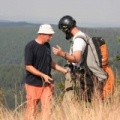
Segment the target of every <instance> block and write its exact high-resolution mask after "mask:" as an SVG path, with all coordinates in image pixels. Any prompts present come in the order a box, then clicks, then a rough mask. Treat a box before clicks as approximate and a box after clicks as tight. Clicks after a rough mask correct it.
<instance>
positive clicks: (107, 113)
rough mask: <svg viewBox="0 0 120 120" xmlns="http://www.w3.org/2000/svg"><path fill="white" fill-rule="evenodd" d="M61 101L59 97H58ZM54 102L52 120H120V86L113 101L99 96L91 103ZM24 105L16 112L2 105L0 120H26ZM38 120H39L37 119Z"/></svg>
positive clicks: (67, 99) (114, 94) (116, 88)
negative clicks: (103, 99)
mask: <svg viewBox="0 0 120 120" xmlns="http://www.w3.org/2000/svg"><path fill="white" fill-rule="evenodd" d="M58 99H59V97H58ZM58 99H57V101H55V100H54V102H53V108H52V116H51V120H120V85H118V84H117V85H116V86H115V90H114V93H113V95H112V97H111V99H106V100H105V101H102V100H101V99H100V98H99V97H98V96H97V94H96V95H95V96H94V97H93V100H92V102H91V103H87V102H83V101H81V102H73V101H70V100H69V96H67V97H66V101H61V100H60V101H58ZM24 105H25V104H24V103H23V104H22V105H20V106H18V107H17V108H16V109H15V110H9V109H6V108H5V107H4V106H3V105H2V104H1V105H0V120H24V113H25V107H24ZM36 120H39V118H37V119H36Z"/></svg>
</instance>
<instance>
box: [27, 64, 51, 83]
mask: <svg viewBox="0 0 120 120" xmlns="http://www.w3.org/2000/svg"><path fill="white" fill-rule="evenodd" d="M25 68H26V70H27V71H29V72H30V73H31V74H33V75H36V76H39V77H42V78H43V80H44V81H45V82H47V83H51V82H50V80H53V79H52V78H51V77H49V76H48V75H46V74H44V73H42V72H40V71H39V70H37V69H36V68H35V67H33V66H32V65H25Z"/></svg>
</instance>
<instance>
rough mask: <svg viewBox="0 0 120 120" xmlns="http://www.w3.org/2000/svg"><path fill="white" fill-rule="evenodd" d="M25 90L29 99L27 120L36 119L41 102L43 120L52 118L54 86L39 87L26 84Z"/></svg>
mask: <svg viewBox="0 0 120 120" xmlns="http://www.w3.org/2000/svg"><path fill="white" fill-rule="evenodd" d="M25 89H26V98H27V109H26V115H25V120H32V119H34V118H35V117H36V113H37V108H38V103H39V102H40V103H41V120H42V119H45V120H47V119H48V118H49V116H50V110H51V99H52V96H53V90H54V85H53V84H50V85H48V86H42V87H37V86H31V85H28V84H25Z"/></svg>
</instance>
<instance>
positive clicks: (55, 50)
mask: <svg viewBox="0 0 120 120" xmlns="http://www.w3.org/2000/svg"><path fill="white" fill-rule="evenodd" d="M52 50H53V53H54V54H55V55H58V56H64V52H63V50H62V48H61V47H60V46H58V45H56V47H52Z"/></svg>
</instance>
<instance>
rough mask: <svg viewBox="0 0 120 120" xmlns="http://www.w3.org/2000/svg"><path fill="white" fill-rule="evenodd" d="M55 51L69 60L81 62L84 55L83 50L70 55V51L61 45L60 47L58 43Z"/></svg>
mask: <svg viewBox="0 0 120 120" xmlns="http://www.w3.org/2000/svg"><path fill="white" fill-rule="evenodd" d="M53 53H54V54H55V55H58V56H61V57H64V58H65V59H66V60H68V61H69V62H74V63H79V61H80V59H81V56H82V51H75V52H74V55H70V54H69V53H66V52H64V51H63V50H62V49H61V47H59V46H58V45H57V46H56V48H55V47H53Z"/></svg>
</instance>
